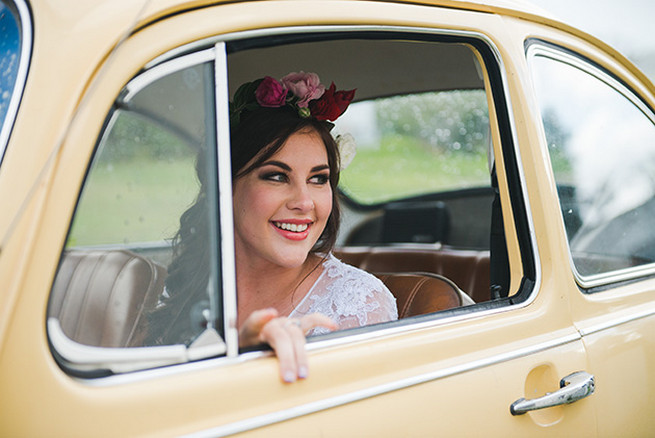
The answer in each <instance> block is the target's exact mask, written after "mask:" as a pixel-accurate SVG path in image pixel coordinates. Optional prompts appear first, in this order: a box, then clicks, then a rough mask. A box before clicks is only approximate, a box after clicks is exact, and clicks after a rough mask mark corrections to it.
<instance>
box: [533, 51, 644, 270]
mask: <svg viewBox="0 0 655 438" xmlns="http://www.w3.org/2000/svg"><path fill="white" fill-rule="evenodd" d="M532 65H533V74H534V79H535V87H536V92H537V97H538V99H539V104H540V107H541V114H542V117H543V123H544V129H545V132H546V139H547V142H548V152H549V154H550V159H551V163H552V166H553V172H554V174H555V179H556V182H557V186H558V191H559V195H560V204H561V211H562V215H563V218H564V223H565V225H566V231H567V235H568V240H569V245H570V250H571V254H572V258H573V261H574V264H575V268H576V270H577V271H578V273H579V274H580V275H582V276H583V277H591V276H594V275H596V274H603V273H606V272H610V271H615V270H621V269H624V268H630V267H634V266H639V265H643V264H648V263H652V262H653V261H655V242H653V238H652V232H651V230H652V227H653V225H654V224H655V223H654V222H653V218H655V178H654V177H653V175H655V126H654V124H653V120H652V118H651V117H652V116H651V114H650V112H649V111H648V110H646V109H645V108H643V107H641V106H638V105H636V104H635V103H634V102H633V101H631V100H630V99H629V98H628V97H626V96H628V95H629V93H628V92H627V90H624V89H623V88H622V87H621V86H620V85H619V84H616V83H615V81H613V80H611V79H609V78H606V77H604V76H602V75H601V76H599V75H600V73H595V74H592V73H590V72H592V71H593V70H592V69H591V67H586V68H587V69H588V70H583V69H581V68H578V67H576V66H574V65H572V64H569V63H565V62H562V61H559V60H555V59H552V58H548V57H545V56H536V57H535V58H534V59H533V64H532ZM601 78H602V79H601ZM619 90H621V91H619Z"/></svg>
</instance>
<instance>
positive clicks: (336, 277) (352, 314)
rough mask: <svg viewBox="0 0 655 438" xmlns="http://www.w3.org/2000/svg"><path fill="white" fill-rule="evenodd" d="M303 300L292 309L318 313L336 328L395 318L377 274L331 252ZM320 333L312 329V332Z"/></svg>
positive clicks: (390, 298) (392, 303) (389, 296)
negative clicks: (331, 321)
mask: <svg viewBox="0 0 655 438" xmlns="http://www.w3.org/2000/svg"><path fill="white" fill-rule="evenodd" d="M323 269H324V272H323V274H322V275H321V277H320V278H319V279H318V281H317V282H316V284H315V285H314V287H313V288H312V290H311V291H310V293H309V294H308V297H307V299H306V300H304V301H303V303H301V304H300V305H299V306H298V308H296V310H294V313H314V312H318V313H322V314H324V315H326V316H328V317H330V318H332V319H333V320H334V321H335V322H336V323H337V324H338V325H339V328H340V329H346V328H353V327H361V326H364V325H369V324H376V323H380V322H387V321H393V320H396V319H398V310H397V307H396V299H395V298H394V296H393V295H392V294H391V292H389V289H387V287H386V286H385V285H384V283H382V282H381V281H380V280H379V279H378V278H376V277H374V276H373V275H371V274H369V273H368V272H365V271H363V270H361V269H358V268H355V267H353V266H349V265H346V264H345V263H342V262H341V261H339V260H337V259H336V258H334V257H333V256H330V258H328V259H327V260H326V261H325V263H324V265H323ZM318 333H323V330H321V329H316V330H315V331H314V333H313V334H318Z"/></svg>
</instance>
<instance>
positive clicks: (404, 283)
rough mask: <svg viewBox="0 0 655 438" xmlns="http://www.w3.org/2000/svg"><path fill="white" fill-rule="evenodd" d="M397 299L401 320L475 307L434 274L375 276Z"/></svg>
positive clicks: (385, 274) (460, 293) (456, 289)
mask: <svg viewBox="0 0 655 438" xmlns="http://www.w3.org/2000/svg"><path fill="white" fill-rule="evenodd" d="M375 275H376V276H377V277H378V278H379V279H380V280H382V282H383V283H384V284H385V286H387V288H389V290H390V291H391V293H392V294H393V295H394V296H395V297H396V304H397V305H398V318H408V317H410V316H416V315H424V314H426V313H432V312H438V311H440V310H447V309H452V308H454V307H459V306H463V305H469V304H475V303H474V302H473V300H471V299H470V298H469V297H468V296H467V295H466V294H465V293H464V292H462V291H461V290H460V289H459V288H458V287H457V285H455V283H453V282H452V281H450V280H448V279H447V278H445V277H442V276H441V275H438V274H431V273H423V272H422V273H404V272H403V273H384V274H375Z"/></svg>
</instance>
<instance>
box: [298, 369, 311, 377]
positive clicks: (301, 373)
mask: <svg viewBox="0 0 655 438" xmlns="http://www.w3.org/2000/svg"><path fill="white" fill-rule="evenodd" d="M308 371H309V370H307V367H300V368H298V377H299V378H301V379H306V378H307V375H308V374H309V372H308Z"/></svg>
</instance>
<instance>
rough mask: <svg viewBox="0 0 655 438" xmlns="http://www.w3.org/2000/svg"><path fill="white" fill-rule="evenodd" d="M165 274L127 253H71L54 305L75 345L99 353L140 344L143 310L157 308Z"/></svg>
mask: <svg viewBox="0 0 655 438" xmlns="http://www.w3.org/2000/svg"><path fill="white" fill-rule="evenodd" d="M165 278H166V268H164V267H163V266H161V265H159V264H157V263H154V262H153V261H152V260H149V259H147V258H145V257H141V256H139V255H137V254H134V253H132V252H130V251H125V250H107V251H105V250H93V251H82V250H71V251H66V252H65V253H64V255H63V259H62V262H61V265H60V267H59V271H58V273H57V277H56V279H55V283H54V286H53V290H52V296H51V299H50V305H49V306H50V307H49V317H55V318H58V319H59V321H60V324H61V327H62V330H63V331H64V333H65V334H66V335H67V336H68V337H69V338H71V339H72V340H74V341H76V342H79V343H82V344H87V345H94V346H100V347H131V346H138V345H140V343H141V342H142V339H141V335H142V331H140V330H138V328H139V325H140V324H141V323H142V321H143V318H144V316H143V313H144V312H143V311H144V309H149V308H152V307H154V306H155V305H156V303H157V300H158V297H159V295H160V294H161V292H162V290H163V287H164V279H165Z"/></svg>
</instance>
